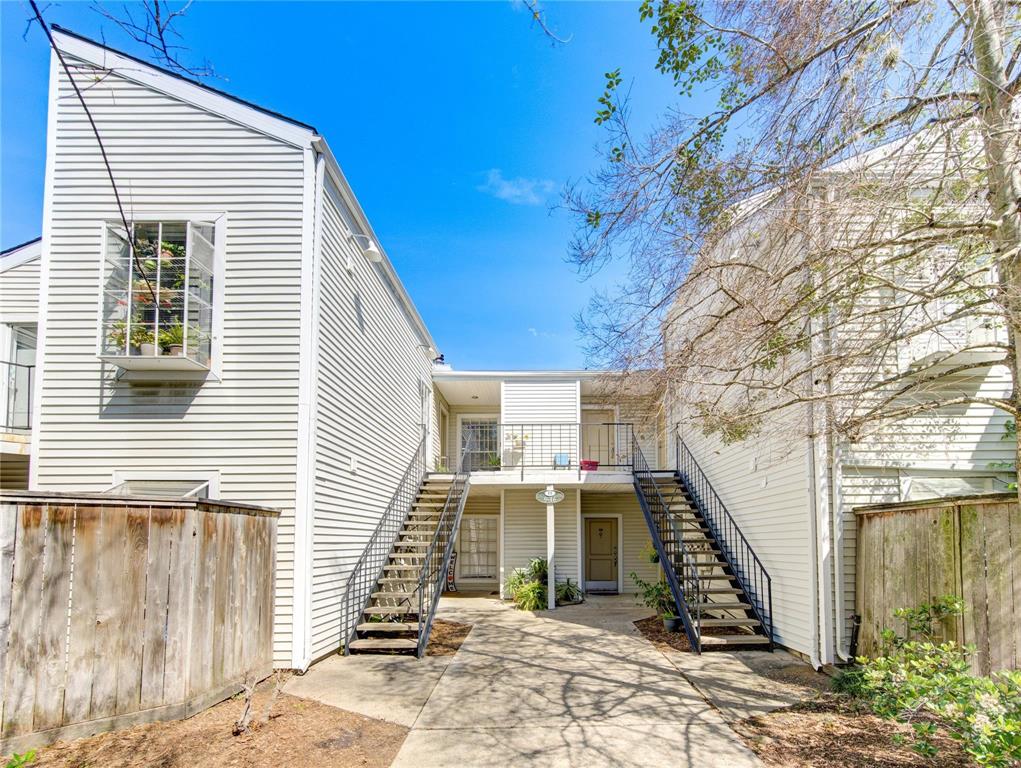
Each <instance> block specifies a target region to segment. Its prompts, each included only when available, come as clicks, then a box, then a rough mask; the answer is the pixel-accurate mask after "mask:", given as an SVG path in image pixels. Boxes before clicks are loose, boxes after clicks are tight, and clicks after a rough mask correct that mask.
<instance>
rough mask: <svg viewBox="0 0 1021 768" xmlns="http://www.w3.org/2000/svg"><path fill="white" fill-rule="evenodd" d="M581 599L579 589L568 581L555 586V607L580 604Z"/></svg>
mask: <svg viewBox="0 0 1021 768" xmlns="http://www.w3.org/2000/svg"><path fill="white" fill-rule="evenodd" d="M581 598H582V593H581V587H580V586H578V585H577V584H575V583H574V582H573V581H571V580H570V579H568V580H567V581H565V582H562V583H560V584H557V605H568V604H571V603H580V602H581Z"/></svg>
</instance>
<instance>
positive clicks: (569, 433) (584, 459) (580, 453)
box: [461, 422, 634, 478]
mask: <svg viewBox="0 0 1021 768" xmlns="http://www.w3.org/2000/svg"><path fill="white" fill-rule="evenodd" d="M633 433H634V429H633V426H632V425H631V424H629V423H623V422H612V423H603V424H577V423H563V424H499V423H497V422H483V423H479V422H476V423H474V424H471V425H467V424H466V425H464V427H463V429H462V435H461V445H462V446H466V445H469V444H470V439H473V440H474V445H473V446H472V447H471V450H470V451H469V452H468V454H467V456H466V462H467V467H468V469H469V470H470V471H472V472H484V471H500V470H504V471H506V470H515V471H519V472H520V473H521V476H522V478H524V474H525V470H526V469H532V470H539V469H545V470H562V471H568V472H570V471H575V472H577V473H578V474H579V476H580V474H581V472H582V471H583V470H593V471H594V470H620V471H626V472H630V471H631V460H632V457H631V446H632V439H631V438H632V435H633Z"/></svg>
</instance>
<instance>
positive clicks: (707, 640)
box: [702, 635, 769, 647]
mask: <svg viewBox="0 0 1021 768" xmlns="http://www.w3.org/2000/svg"><path fill="white" fill-rule="evenodd" d="M768 643H769V638H768V637H765V636H763V635H703V636H702V645H703V647H704V646H707V645H767V644H768Z"/></svg>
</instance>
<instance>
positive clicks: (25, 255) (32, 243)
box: [0, 237, 43, 272]
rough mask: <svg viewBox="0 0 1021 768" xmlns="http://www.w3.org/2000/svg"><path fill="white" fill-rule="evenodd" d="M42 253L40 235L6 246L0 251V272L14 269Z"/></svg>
mask: <svg viewBox="0 0 1021 768" xmlns="http://www.w3.org/2000/svg"><path fill="white" fill-rule="evenodd" d="M42 254H43V239H42V238H41V237H37V238H36V239H35V240H29V241H28V242H27V243H22V244H21V245H15V246H14V247H13V248H7V249H6V250H3V251H0V272H6V271H7V270H8V269H14V268H15V267H20V266H21V265H22V264H27V263H28V262H30V261H34V260H35V259H38V258H39V257H40V256H42Z"/></svg>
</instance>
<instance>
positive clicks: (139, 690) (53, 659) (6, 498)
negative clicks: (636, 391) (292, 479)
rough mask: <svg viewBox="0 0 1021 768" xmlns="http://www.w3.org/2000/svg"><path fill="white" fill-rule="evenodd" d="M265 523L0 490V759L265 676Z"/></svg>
mask: <svg viewBox="0 0 1021 768" xmlns="http://www.w3.org/2000/svg"><path fill="white" fill-rule="evenodd" d="M276 525H277V513H276V512H274V511H273V510H265V509H261V508H258V507H250V506H245V505H232V504H223V503H220V502H206V501H200V502H193V501H173V500H168V499H156V498H153V499H141V498H132V497H122V498H114V497H109V496H100V495H94V494H85V495H79V496H74V495H68V494H41V493H31V492H14V491H6V492H2V493H0V754H5V753H9V752H12V751H24V750H25V749H28V748H31V747H33V746H37V745H40V744H45V743H47V742H50V741H53V740H54V739H56V738H60V737H62V736H64V737H78V736H83V735H87V734H88V733H95V732H98V731H101V730H109V729H113V728H123V727H127V726H130V725H132V724H134V723H137V722H148V721H151V720H154V719H162V718H168V717H182V716H186V715H188V714H192V713H194V712H196V711H199V710H200V709H201V708H204V707H206V706H209V705H211V704H213V703H215V702H216V701H218V700H220V699H222V698H224V697H226V696H229V695H231V694H232V693H234V692H236V691H237V690H239V689H240V687H241V685H242V684H243V683H245V682H246V681H249V680H258V679H261V678H262V677H265V676H266V675H267V674H269V673H270V671H271V670H272V631H273V627H272V621H273V611H272V606H273V588H274V573H273V569H274V563H275V553H274V551H273V547H274V545H275V543H276Z"/></svg>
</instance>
